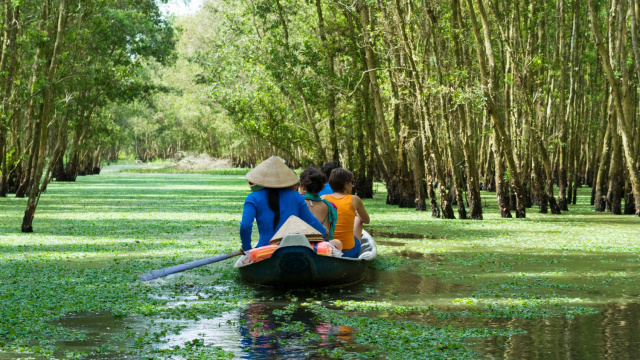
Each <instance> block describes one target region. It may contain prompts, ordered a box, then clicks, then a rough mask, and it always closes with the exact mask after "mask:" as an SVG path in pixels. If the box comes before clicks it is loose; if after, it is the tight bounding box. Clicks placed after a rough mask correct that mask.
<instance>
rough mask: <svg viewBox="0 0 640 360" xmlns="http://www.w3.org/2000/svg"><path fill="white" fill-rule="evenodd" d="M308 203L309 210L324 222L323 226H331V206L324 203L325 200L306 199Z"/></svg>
mask: <svg viewBox="0 0 640 360" xmlns="http://www.w3.org/2000/svg"><path fill="white" fill-rule="evenodd" d="M305 201H306V202H307V205H309V211H311V213H312V214H313V216H315V217H316V219H318V221H320V222H321V223H322V226H324V227H325V228H327V229H328V228H329V227H330V224H329V206H328V205H327V204H325V203H324V201H315V200H311V199H305Z"/></svg>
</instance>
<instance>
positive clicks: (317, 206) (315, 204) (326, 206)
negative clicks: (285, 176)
mask: <svg viewBox="0 0 640 360" xmlns="http://www.w3.org/2000/svg"><path fill="white" fill-rule="evenodd" d="M326 181H327V178H326V177H325V176H324V174H323V173H321V172H320V170H318V169H316V168H308V169H307V170H305V171H303V172H302V174H300V189H301V190H302V193H303V196H304V200H305V202H306V203H307V205H308V206H309V210H310V211H311V213H312V214H313V215H314V216H315V217H316V219H318V220H320V222H321V223H322V225H323V226H324V227H325V228H327V229H328V234H329V235H328V236H327V239H329V242H330V243H331V244H333V245H334V246H335V247H336V248H337V249H338V250H339V251H342V243H341V242H340V240H334V239H333V232H334V230H335V228H336V222H337V220H338V211H337V209H336V207H335V205H333V204H332V203H330V202H329V201H328V200H325V199H321V198H320V197H319V196H318V192H319V191H320V190H322V188H323V185H324V183H325V182H326Z"/></svg>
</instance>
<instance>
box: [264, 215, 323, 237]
mask: <svg viewBox="0 0 640 360" xmlns="http://www.w3.org/2000/svg"><path fill="white" fill-rule="evenodd" d="M287 234H303V235H305V236H306V237H307V239H309V241H322V238H323V236H322V234H320V232H319V231H318V230H316V229H314V228H313V227H311V225H309V224H307V223H306V222H304V220H302V219H300V218H299V217H297V216H295V215H291V216H289V218H288V219H287V221H285V222H284V224H282V226H281V227H280V229H279V230H278V231H277V232H276V233H275V234H274V235H273V237H272V238H271V240H269V243H273V242H276V241H280V240H282V238H283V237H284V236H285V235H287Z"/></svg>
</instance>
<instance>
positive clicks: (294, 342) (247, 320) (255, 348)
mask: <svg viewBox="0 0 640 360" xmlns="http://www.w3.org/2000/svg"><path fill="white" fill-rule="evenodd" d="M243 317H244V318H243V319H241V321H240V324H241V325H240V328H239V331H240V334H241V340H240V341H241V347H242V351H243V353H244V355H243V358H244V359H315V358H324V356H322V355H321V354H322V351H319V350H320V349H327V350H331V349H336V348H342V347H344V346H353V345H355V344H354V343H353V329H352V328H350V327H348V326H340V325H333V324H329V323H326V322H322V321H318V320H317V319H316V318H315V316H314V314H313V313H311V312H309V311H307V310H305V309H304V308H297V307H296V308H295V309H287V307H285V306H278V305H273V304H269V303H263V302H254V303H252V304H251V305H250V306H249V307H248V308H247V309H246V310H245V311H244V312H243Z"/></svg>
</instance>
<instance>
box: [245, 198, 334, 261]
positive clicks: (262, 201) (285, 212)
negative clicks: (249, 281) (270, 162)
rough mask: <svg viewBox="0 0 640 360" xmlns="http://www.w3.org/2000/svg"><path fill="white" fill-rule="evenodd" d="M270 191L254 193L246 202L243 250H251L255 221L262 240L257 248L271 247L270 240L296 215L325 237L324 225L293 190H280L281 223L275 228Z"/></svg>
mask: <svg viewBox="0 0 640 360" xmlns="http://www.w3.org/2000/svg"><path fill="white" fill-rule="evenodd" d="M269 191H271V190H270V189H262V190H259V191H254V192H252V193H251V194H249V195H248V196H247V198H246V199H245V200H244V209H243V210H242V221H241V222H240V240H242V249H243V250H245V251H246V250H251V232H252V230H253V220H254V219H255V220H256V222H257V223H258V232H259V233H260V238H259V240H258V244H257V245H256V247H261V246H265V245H269V240H271V238H272V237H273V235H274V234H275V233H276V232H277V231H278V229H280V227H281V226H282V224H284V222H285V221H287V219H288V218H289V217H290V216H291V215H295V216H297V217H299V218H300V219H302V220H303V221H304V222H306V223H307V224H309V225H311V226H312V227H313V228H314V229H316V230H318V231H319V232H320V233H321V234H322V236H324V235H325V233H326V232H327V229H325V227H324V226H322V223H321V222H320V221H318V219H316V217H315V216H313V214H312V213H311V211H309V207H308V206H307V203H305V202H304V198H303V197H302V195H300V194H299V193H298V192H297V191H295V190H291V189H278V193H279V196H280V221H278V225H277V226H276V228H275V229H274V228H273V218H274V213H273V211H272V210H271V208H270V207H269V202H268V200H269Z"/></svg>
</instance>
